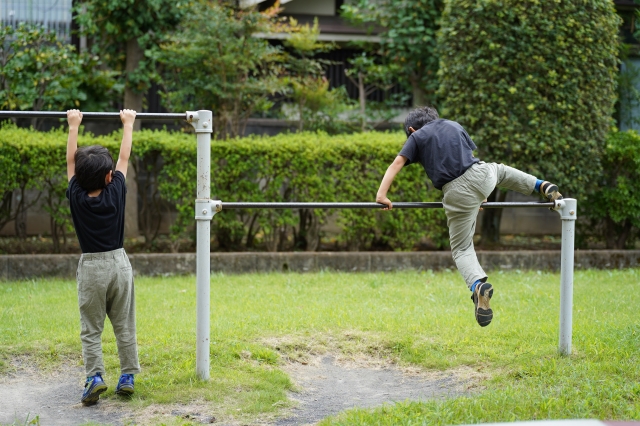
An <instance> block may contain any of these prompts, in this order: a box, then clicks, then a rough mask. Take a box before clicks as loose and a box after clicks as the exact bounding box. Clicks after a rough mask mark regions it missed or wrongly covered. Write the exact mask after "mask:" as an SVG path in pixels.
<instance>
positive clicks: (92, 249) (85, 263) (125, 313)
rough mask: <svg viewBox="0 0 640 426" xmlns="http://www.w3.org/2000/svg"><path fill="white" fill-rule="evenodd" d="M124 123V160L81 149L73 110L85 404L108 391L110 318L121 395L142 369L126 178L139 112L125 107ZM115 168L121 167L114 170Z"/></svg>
mask: <svg viewBox="0 0 640 426" xmlns="http://www.w3.org/2000/svg"><path fill="white" fill-rule="evenodd" d="M120 119H121V120H122V125H123V136H122V143H121V145H120V154H119V156H118V162H117V163H116V164H115V168H114V163H113V158H112V157H111V154H110V153H109V151H108V150H107V149H106V148H104V147H102V146H99V145H93V146H87V147H82V148H80V149H78V127H79V126H80V123H81V122H82V113H81V112H80V111H78V110H69V111H67V121H68V123H69V138H68V139H67V178H68V180H69V186H68V188H67V198H68V199H69V204H70V206H71V217H72V219H73V225H74V227H75V230H76V235H77V236H78V241H79V242H80V248H81V249H82V256H81V257H80V262H79V263H78V270H77V272H76V278H77V281H78V305H79V308H80V325H81V331H80V340H81V341H82V358H83V359H84V366H85V371H86V375H87V380H86V383H85V385H84V392H83V394H82V398H81V402H82V404H83V405H93V404H95V403H97V402H98V400H99V399H100V394H101V393H102V392H104V391H106V390H107V385H106V384H105V382H104V379H103V378H102V376H103V374H105V368H104V363H103V361H102V330H103V329H104V319H105V316H108V317H109V320H110V321H111V325H112V326H113V332H114V334H115V336H116V342H117V346H118V355H119V357H120V370H121V372H122V375H121V376H120V380H119V381H118V385H117V386H116V394H119V395H125V396H130V395H132V394H133V388H134V376H133V375H134V374H137V373H139V372H140V364H139V363H138V347H137V342H136V316H135V315H136V314H135V298H134V287H133V271H132V270H131V263H129V258H128V257H127V254H126V253H125V251H124V249H123V248H122V246H123V243H124V207H125V199H126V193H127V188H126V186H125V178H126V176H127V166H128V165H129V155H130V154H131V143H132V137H133V123H134V121H135V119H136V112H135V111H133V110H128V109H125V110H122V111H120ZM114 169H115V170H114Z"/></svg>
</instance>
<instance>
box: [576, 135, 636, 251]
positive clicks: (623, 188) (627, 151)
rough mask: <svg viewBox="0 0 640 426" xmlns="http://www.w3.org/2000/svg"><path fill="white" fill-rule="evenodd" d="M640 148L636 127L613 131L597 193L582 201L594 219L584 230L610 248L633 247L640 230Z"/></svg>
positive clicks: (606, 150) (597, 184) (603, 158)
mask: <svg viewBox="0 0 640 426" xmlns="http://www.w3.org/2000/svg"><path fill="white" fill-rule="evenodd" d="M639 147H640V135H639V134H638V132H636V131H635V130H628V131H626V132H619V131H613V132H611V133H610V134H609V137H608V138H607V144H606V147H605V150H604V155H603V157H602V165H603V170H604V172H603V174H602V176H601V177H600V178H599V179H598V180H596V181H594V182H593V183H592V186H593V187H594V188H595V193H594V194H593V195H592V196H591V197H589V199H587V200H585V202H582V203H580V204H579V209H580V211H584V212H586V214H587V216H588V218H589V222H590V226H589V227H586V228H585V229H584V230H583V232H584V233H585V234H586V236H591V237H595V238H597V239H598V240H601V241H604V242H605V243H606V246H607V248H610V249H623V248H626V247H631V246H633V242H634V241H635V239H636V238H637V235H638V231H639V230H640V213H639V212H640V149H639ZM580 205H582V207H581V206H580Z"/></svg>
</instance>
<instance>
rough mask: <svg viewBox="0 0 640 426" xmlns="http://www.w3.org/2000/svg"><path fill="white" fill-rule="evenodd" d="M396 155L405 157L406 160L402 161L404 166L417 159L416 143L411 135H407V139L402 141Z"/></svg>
mask: <svg viewBox="0 0 640 426" xmlns="http://www.w3.org/2000/svg"><path fill="white" fill-rule="evenodd" d="M398 155H402V156H403V157H405V158H406V159H407V162H406V163H404V165H405V166H408V165H409V164H411V163H415V162H416V161H418V144H417V142H416V138H415V137H414V136H413V135H411V136H409V139H407V141H406V142H405V143H404V146H403V147H402V149H401V150H400V153H399V154H398Z"/></svg>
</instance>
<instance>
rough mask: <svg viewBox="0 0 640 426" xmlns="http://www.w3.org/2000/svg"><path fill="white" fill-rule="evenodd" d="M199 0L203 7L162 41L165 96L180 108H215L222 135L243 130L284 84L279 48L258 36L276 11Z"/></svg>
mask: <svg viewBox="0 0 640 426" xmlns="http://www.w3.org/2000/svg"><path fill="white" fill-rule="evenodd" d="M198 4H199V5H200V7H199V8H198V13H192V14H190V15H189V17H188V18H186V19H184V20H183V21H182V23H181V24H180V26H179V27H178V29H177V31H175V33H173V34H172V35H171V37H170V38H169V39H168V40H167V41H166V42H165V43H163V44H162V45H161V48H162V49H161V51H160V53H159V55H158V59H159V62H160V63H161V64H162V69H163V72H162V76H163V85H164V87H165V90H164V92H165V98H166V101H167V103H168V104H169V105H171V107H172V108H174V109H176V110H178V111H184V110H190V109H210V110H213V112H214V119H215V123H214V125H215V132H216V136H217V137H218V138H222V139H224V138H227V137H235V136H239V135H242V134H243V133H244V125H245V123H246V120H247V119H248V118H249V116H250V115H251V114H253V113H254V112H260V111H263V110H267V109H269V108H270V107H271V106H272V102H271V101H270V100H269V99H268V96H269V95H272V94H274V93H276V92H278V91H279V90H281V88H282V84H281V82H280V75H281V72H282V53H281V51H280V49H278V48H276V47H274V46H271V45H270V44H269V42H268V41H267V40H265V39H263V38H258V37H254V34H255V33H258V32H267V31H268V30H269V28H270V27H271V25H272V20H273V17H272V16H271V15H269V14H267V13H265V14H263V13H259V12H256V11H253V10H235V9H233V8H231V7H228V6H225V5H223V4H218V3H209V2H207V3H205V2H203V3H198ZM194 12H195V10H194Z"/></svg>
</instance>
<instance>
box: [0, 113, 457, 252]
mask: <svg viewBox="0 0 640 426" xmlns="http://www.w3.org/2000/svg"><path fill="white" fill-rule="evenodd" d="M120 139H121V132H115V133H113V134H111V135H108V136H101V137H94V136H92V135H89V134H84V135H81V136H80V138H79V144H80V145H81V146H82V145H90V144H100V145H103V146H105V147H107V148H108V149H109V150H110V151H111V152H112V154H113V155H114V157H115V156H116V155H117V152H118V149H119V145H120ZM403 142H404V137H403V136H402V135H401V134H400V133H366V134H355V135H340V136H329V135H327V134H323V133H296V134H286V135H278V136H274V137H249V138H242V139H232V140H225V141H213V142H212V147H211V158H212V161H211V188H212V191H211V192H212V198H217V199H221V200H223V201H275V202H278V201H300V202H306V201H319V202H329V201H373V200H374V199H375V194H376V191H377V189H378V185H379V183H380V180H381V178H382V175H383V174H384V172H385V170H386V168H387V167H388V165H389V163H391V161H392V160H393V159H394V158H395V156H396V155H397V153H398V152H399V150H400V148H401V147H402V144H403ZM65 146H66V133H65V132H64V131H61V130H57V131H53V132H49V133H36V132H33V131H31V130H27V129H18V128H16V127H14V126H4V127H2V128H1V129H0V167H2V169H3V170H8V171H11V172H10V173H11V174H9V175H8V176H9V177H10V179H18V180H19V176H23V175H24V176H26V177H24V178H21V179H22V180H23V181H24V182H26V183H25V187H26V188H28V189H32V190H36V191H40V192H41V193H43V194H46V195H45V197H48V198H47V199H51V203H50V205H51V207H50V210H51V211H50V214H51V215H52V218H54V219H52V220H62V219H61V218H63V219H64V220H66V222H64V223H65V224H67V225H68V224H69V223H70V215H69V214H68V203H67V202H66V199H65V198H64V188H66V176H65V175H66V167H65V160H64V158H65V149H66V148H65ZM16 153H18V154H19V158H20V162H19V163H16V161H17V160H16V159H17V158H18V157H17V156H16V155H18V154H16ZM132 164H133V165H134V167H136V172H137V173H136V174H137V179H140V181H139V182H138V183H139V191H140V192H142V193H143V194H142V195H144V194H150V193H157V197H158V198H159V200H160V201H161V202H162V203H160V204H162V205H164V206H165V208H166V206H167V205H169V206H172V207H173V208H175V210H177V218H176V219H175V221H174V222H173V223H172V225H171V237H172V239H173V240H174V241H176V242H177V241H179V240H180V239H181V238H184V237H190V238H194V237H195V235H194V231H193V224H194V219H193V216H194V210H193V209H194V199H195V193H196V143H195V137H194V136H193V135H191V134H182V133H170V132H166V131H148V130H145V131H141V132H137V133H136V134H135V135H134V142H133V150H132ZM142 176H144V182H143V181H142V179H141V178H142ZM49 182H50V183H49ZM150 183H151V184H150ZM3 185H4V186H3V187H2V188H1V189H2V190H3V191H4V193H7V192H10V191H12V190H14V189H15V188H18V187H19V183H12V182H4V183H3ZM143 185H146V187H145V188H146V189H143V190H141V188H142V187H143ZM142 195H141V196H142ZM390 196H391V198H392V200H395V201H435V200H437V199H439V198H440V197H441V194H440V192H439V191H435V190H433V189H431V190H428V188H427V186H426V177H425V175H424V171H423V170H422V169H421V168H419V167H410V168H407V169H406V170H405V171H403V172H402V173H401V174H399V175H398V177H397V178H396V181H395V182H394V185H393V187H392V191H391V193H390ZM145 208H148V209H150V208H151V206H146V207H145V206H143V210H144V209H145ZM160 213H162V211H160V210H157V211H156V213H154V214H155V215H156V216H159V214H160ZM332 213H335V214H337V217H338V223H339V224H340V225H341V226H342V232H341V233H340V236H339V242H340V243H342V244H343V245H344V246H346V247H348V248H349V249H353V250H364V249H371V248H372V247H386V248H391V249H395V250H408V249H411V248H412V247H414V246H415V245H416V244H417V243H418V242H419V241H420V239H421V238H423V237H425V236H427V237H429V238H430V239H431V240H432V241H433V242H434V243H436V244H437V245H439V246H443V245H445V244H446V241H447V237H446V226H445V221H444V213H443V212H442V211H441V210H394V211H392V212H383V211H372V210H339V211H336V212H333V211H325V210H317V209H300V210H228V211H223V212H221V213H219V214H218V215H216V216H215V218H214V219H213V222H212V234H213V235H214V236H215V245H216V246H217V247H218V248H219V249H221V250H246V249H254V248H264V249H267V250H272V251H276V250H289V249H296V250H315V249H317V247H318V243H319V238H320V233H319V232H320V225H321V224H322V223H324V222H325V221H326V220H327V217H328V216H329V215H330V214H332ZM155 235H156V234H154V233H149V234H148V235H147V238H149V239H151V240H152V239H153V238H155ZM176 248H177V246H176Z"/></svg>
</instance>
